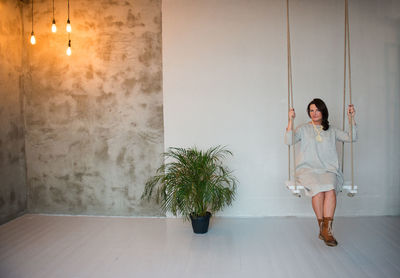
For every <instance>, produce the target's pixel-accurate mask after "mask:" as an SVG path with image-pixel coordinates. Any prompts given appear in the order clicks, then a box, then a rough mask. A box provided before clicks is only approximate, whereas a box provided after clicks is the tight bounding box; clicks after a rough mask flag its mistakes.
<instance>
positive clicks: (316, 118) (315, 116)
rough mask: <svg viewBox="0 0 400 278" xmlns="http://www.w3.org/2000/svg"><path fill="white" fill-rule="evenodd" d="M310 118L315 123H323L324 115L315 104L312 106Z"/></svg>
mask: <svg viewBox="0 0 400 278" xmlns="http://www.w3.org/2000/svg"><path fill="white" fill-rule="evenodd" d="M310 118H311V120H312V121H313V122H314V123H321V122H322V113H321V111H319V110H318V108H317V106H316V105H315V104H311V105H310Z"/></svg>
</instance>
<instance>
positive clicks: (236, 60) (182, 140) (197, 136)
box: [162, 0, 400, 216]
mask: <svg viewBox="0 0 400 278" xmlns="http://www.w3.org/2000/svg"><path fill="white" fill-rule="evenodd" d="M285 4H286V1H282V0H268V1H267V0H265V1H262V0H197V1H196V0H164V1H163V9H162V12H163V79H164V80H163V87H164V88H163V92H164V121H165V123H164V124H165V148H166V149H167V148H168V147H171V146H178V147H189V146H193V145H196V146H198V147H201V148H208V147H210V146H213V145H217V144H221V145H227V146H228V148H229V149H231V150H232V151H233V153H234V154H235V156H234V157H233V158H232V159H230V160H229V161H228V164H229V166H230V167H231V168H233V169H234V170H235V174H236V176H237V177H238V179H239V181H240V185H239V187H238V192H237V199H236V201H235V202H234V205H233V206H232V207H230V208H227V209H225V210H224V212H222V213H221V215H224V216H270V215H313V212H312V209H311V205H310V199H309V198H307V197H304V198H301V199H298V198H295V197H293V196H292V195H291V194H290V193H289V192H288V191H287V190H286V189H285V187H284V181H285V180H286V179H287V147H286V146H285V145H284V144H283V135H284V129H285V127H286V123H287V70H286V63H287V59H286V18H285V16H286V10H285V9H286V5H285ZM291 27H292V30H291V31H292V49H293V53H292V55H293V58H292V62H293V78H294V94H295V108H296V109H297V115H298V117H297V123H300V122H304V121H306V120H307V116H306V113H305V109H306V105H307V104H308V102H309V101H310V100H311V99H312V98H314V97H321V98H322V99H324V100H325V101H326V103H327V105H328V107H329V111H330V115H331V116H330V121H331V123H332V124H334V125H337V126H340V125H341V106H342V90H343V89H342V88H343V45H344V41H343V39H344V33H343V32H344V1H340V0H324V1H320V0H292V1H291ZM350 28H351V30H350V35H351V47H352V52H351V55H352V56H351V58H352V81H353V82H352V84H353V103H354V104H355V106H356V110H357V116H356V117H357V122H358V124H359V142H358V143H357V144H356V145H355V175H356V184H357V185H359V186H360V190H359V191H360V193H359V194H358V195H357V196H356V197H354V198H351V199H350V198H348V197H347V196H345V194H341V195H340V196H339V199H338V209H337V215H381V214H399V213H400V175H399V172H400V171H399V170H400V166H399V165H400V148H399V142H400V139H399V137H400V129H399V127H400V124H399V120H400V113H399V104H400V93H399V89H400V86H399V75H400V69H399V63H400V2H399V1H394V0H393V1H390V0H385V1H381V0H368V1H365V0H351V1H350Z"/></svg>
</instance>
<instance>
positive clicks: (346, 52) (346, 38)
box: [341, 0, 354, 190]
mask: <svg viewBox="0 0 400 278" xmlns="http://www.w3.org/2000/svg"><path fill="white" fill-rule="evenodd" d="M344 10H345V17H344V18H345V19H344V71H343V72H344V82H343V123H342V129H343V131H344V130H345V124H346V120H345V119H346V85H347V75H348V84H349V102H350V104H352V103H353V102H352V94H351V60H350V26H349V2H348V0H345V9H344ZM347 61H348V63H347ZM347 68H348V72H347ZM347 73H348V74H347ZM349 125H350V164H351V190H354V155H353V117H352V116H351V115H350V118H349ZM343 169H344V142H342V169H341V170H342V172H343Z"/></svg>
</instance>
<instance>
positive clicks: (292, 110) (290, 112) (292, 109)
mask: <svg viewBox="0 0 400 278" xmlns="http://www.w3.org/2000/svg"><path fill="white" fill-rule="evenodd" d="M294 118H296V113H295V112H294V108H290V110H289V120H291V119H294Z"/></svg>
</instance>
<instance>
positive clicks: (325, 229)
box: [320, 190, 338, 246]
mask: <svg viewBox="0 0 400 278" xmlns="http://www.w3.org/2000/svg"><path fill="white" fill-rule="evenodd" d="M335 209H336V192H335V190H330V191H327V192H325V199H324V220H323V223H322V225H321V228H322V229H321V233H320V238H322V239H323V240H324V242H325V244H326V245H328V246H336V245H337V244H338V243H337V241H336V239H335V238H334V236H333V234H332V222H333V215H334V214H335Z"/></svg>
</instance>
